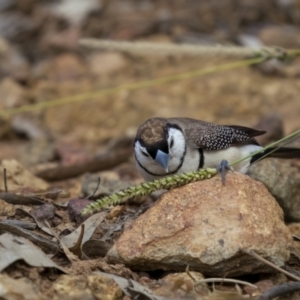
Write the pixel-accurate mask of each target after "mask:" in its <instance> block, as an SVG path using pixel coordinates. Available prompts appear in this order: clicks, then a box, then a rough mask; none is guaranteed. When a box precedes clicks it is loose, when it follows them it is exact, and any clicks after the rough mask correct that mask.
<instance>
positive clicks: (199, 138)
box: [179, 118, 265, 150]
mask: <svg viewBox="0 0 300 300" xmlns="http://www.w3.org/2000/svg"><path fill="white" fill-rule="evenodd" d="M179 123H181V128H184V131H185V135H186V137H188V139H187V140H188V143H189V144H190V146H192V147H195V148H201V149H204V150H221V149H226V148H229V147H230V146H236V145H245V144H253V145H259V144H258V142H257V141H256V140H255V139H254V137H255V136H258V135H262V134H264V133H265V131H260V130H256V129H252V128H248V127H243V126H237V125H217V124H213V123H208V122H204V121H198V120H193V119H185V118H184V119H181V120H179Z"/></svg>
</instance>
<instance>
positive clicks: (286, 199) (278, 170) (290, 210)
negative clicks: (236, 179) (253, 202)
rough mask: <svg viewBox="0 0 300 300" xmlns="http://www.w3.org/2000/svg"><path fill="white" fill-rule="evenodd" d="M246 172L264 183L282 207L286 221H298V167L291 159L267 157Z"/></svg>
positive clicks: (299, 183)
mask: <svg viewBox="0 0 300 300" xmlns="http://www.w3.org/2000/svg"><path fill="white" fill-rule="evenodd" d="M248 174H249V175H250V176H251V177H252V178H254V179H256V180H258V181H260V182H263V183H264V184H265V186H266V187H267V188H268V190H269V191H270V193H271V194H272V195H273V196H274V197H275V199H276V200H277V202H278V203H279V205H280V206H281V208H282V209H283V212H284V217H285V220H286V221H289V222H291V221H294V222H299V221H300V169H299V167H297V166H296V165H294V164H293V161H291V160H286V159H278V158H267V159H264V160H262V161H260V162H258V163H257V164H254V165H253V166H252V167H251V168H250V169H249V171H248Z"/></svg>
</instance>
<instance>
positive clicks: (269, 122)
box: [254, 113, 284, 145]
mask: <svg viewBox="0 0 300 300" xmlns="http://www.w3.org/2000/svg"><path fill="white" fill-rule="evenodd" d="M254 128H257V129H258V130H264V131H266V133H265V134H263V135H260V136H258V137H255V139H256V140H257V141H258V142H259V143H260V144H261V145H268V144H270V143H272V142H274V141H277V140H280V139H281V138H283V136H284V130H283V120H282V117H281V116H280V115H278V114H277V113H270V114H267V115H264V116H262V117H261V118H260V119H259V121H258V123H257V124H256V125H255V126H254Z"/></svg>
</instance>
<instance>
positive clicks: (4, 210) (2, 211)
mask: <svg viewBox="0 0 300 300" xmlns="http://www.w3.org/2000/svg"><path fill="white" fill-rule="evenodd" d="M15 213H16V206H15V205H12V204H9V203H7V202H5V201H4V200H1V199H0V217H13V216H14V215H15Z"/></svg>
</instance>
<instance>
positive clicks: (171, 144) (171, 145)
mask: <svg viewBox="0 0 300 300" xmlns="http://www.w3.org/2000/svg"><path fill="white" fill-rule="evenodd" d="M173 146H174V140H173V139H171V143H170V148H172V147H173Z"/></svg>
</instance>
